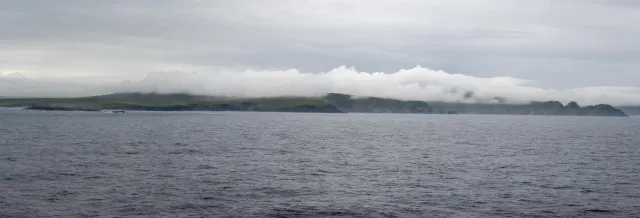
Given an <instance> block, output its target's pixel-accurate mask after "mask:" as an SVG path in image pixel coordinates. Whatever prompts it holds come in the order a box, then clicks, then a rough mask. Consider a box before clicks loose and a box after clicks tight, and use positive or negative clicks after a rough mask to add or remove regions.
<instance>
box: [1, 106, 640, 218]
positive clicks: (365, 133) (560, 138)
mask: <svg viewBox="0 0 640 218" xmlns="http://www.w3.org/2000/svg"><path fill="white" fill-rule="evenodd" d="M0 217H640V118H639V117H569V116H513V115H432V114H364V113H362V114H359V113H349V114H316V113H268V112H135V111H129V112H127V113H126V114H108V113H101V112H41V111H23V110H17V109H0Z"/></svg>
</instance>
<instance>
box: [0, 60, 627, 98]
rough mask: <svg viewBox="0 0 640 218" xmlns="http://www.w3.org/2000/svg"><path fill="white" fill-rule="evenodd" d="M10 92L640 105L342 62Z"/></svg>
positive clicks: (0, 87)
mask: <svg viewBox="0 0 640 218" xmlns="http://www.w3.org/2000/svg"><path fill="white" fill-rule="evenodd" d="M0 75H2V76H0V93H3V95H5V96H21V97H26V96H49V97H69V96H87V95H98V94H108V93H114V92H160V93H171V92H187V93H192V94H206V95H217V96H232V97H269V96H283V95H284V96H320V95H323V94H326V93H329V92H338V93H346V94H352V95H356V96H375V97H389V98H397V99H405V100H424V101H450V102H454V101H455V102H470V103H472V102H498V101H497V100H496V99H497V98H496V97H498V98H499V99H504V100H505V101H506V102H507V103H526V102H529V101H532V100H536V101H546V100H558V101H561V102H564V103H568V102H569V101H577V102H578V103H580V104H597V103H608V104H614V105H640V98H638V96H640V88H637V87H621V86H613V87H606V86H602V87H584V88H575V89H564V90H556V89H544V88H538V87H535V82H534V81H529V80H523V79H517V78H513V77H487V78H481V77H473V76H468V75H462V74H451V73H447V72H444V71H439V70H432V69H429V68H426V67H420V66H417V67H414V68H411V69H402V70H399V71H397V72H391V73H384V72H363V71H358V70H357V69H355V68H352V67H345V66H342V67H338V68H335V69H333V70H331V71H328V72H301V71H299V70H296V69H289V70H281V71H264V70H233V69H229V70H225V69H220V70H217V71H216V72H154V73H150V74H148V75H147V76H146V77H145V78H143V79H141V80H127V81H123V80H118V79H117V78H104V77H81V78H80V77H76V78H57V79H56V78H28V77H25V76H23V75H20V74H6V73H5V74H0Z"/></svg>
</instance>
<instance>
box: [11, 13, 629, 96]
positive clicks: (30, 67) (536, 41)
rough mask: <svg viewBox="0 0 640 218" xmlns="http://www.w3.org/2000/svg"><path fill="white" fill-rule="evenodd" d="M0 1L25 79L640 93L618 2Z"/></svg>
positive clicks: (14, 63) (14, 65)
mask: <svg viewBox="0 0 640 218" xmlns="http://www.w3.org/2000/svg"><path fill="white" fill-rule="evenodd" d="M2 5H3V7H1V8H0V26H2V27H3V31H2V32H3V34H2V35H0V71H3V72H16V71H17V72H22V73H23V74H25V75H29V76H31V77H32V78H34V79H35V80H38V81H44V80H47V78H51V77H55V78H58V77H78V76H114V77H118V78H120V80H130V81H138V80H141V79H144V78H145V76H146V75H147V73H148V72H152V71H197V72H202V73H203V74H206V76H207V77H208V78H209V77H211V78H213V77H219V76H220V74H218V73H219V71H218V70H216V69H228V68H234V69H236V71H238V72H243V69H246V68H255V69H262V70H264V71H265V72H267V71H268V72H271V71H277V70H284V69H290V68H296V69H299V70H300V71H302V72H315V73H321V72H326V71H330V70H332V69H334V68H335V67H337V66H341V65H346V66H355V67H357V69H359V70H362V71H367V72H386V73H393V72H396V71H398V69H405V68H411V67H413V66H416V65H421V66H425V67H429V68H431V69H441V70H444V71H446V72H451V73H460V74H465V75H470V76H474V77H478V78H492V77H501V76H508V77H516V78H524V79H527V80H532V81H536V83H535V85H536V86H537V87H542V88H544V89H556V90H570V89H572V88H580V87H591V86H634V87H638V86H640V82H639V81H640V73H638V71H639V70H640V64H638V62H637V60H636V59H637V58H638V57H640V42H639V41H638V40H637V38H640V28H637V27H635V26H634V25H633V24H635V23H637V22H638V21H640V13H639V12H640V4H638V3H637V2H636V1H629V0H601V1H598V0H587V1H583V0H559V1H553V2H548V1H510V0H479V1H473V2H469V1H462V0H453V1H450V0H437V1H420V0H403V1H382V0H372V1H346V0H330V1H324V0H323V1H320V0H317V1H316V0H311V1H297V0H271V1H261V0H235V1H226V0H214V1H170V0H159V1H151V0H140V1H124V0H116V1H80V0H58V1H46V0H24V1H2ZM246 79H251V78H246ZM232 81H233V80H232ZM198 86H204V87H206V86H207V84H201V85H200V84H199V85H198ZM291 91H295V90H291ZM69 92H70V93H71V91H69ZM474 93H475V94H474V95H478V94H480V93H478V92H474ZM458 95H460V94H458Z"/></svg>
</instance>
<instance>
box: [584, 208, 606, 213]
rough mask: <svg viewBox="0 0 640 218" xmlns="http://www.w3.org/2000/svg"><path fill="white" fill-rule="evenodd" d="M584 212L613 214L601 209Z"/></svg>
mask: <svg viewBox="0 0 640 218" xmlns="http://www.w3.org/2000/svg"><path fill="white" fill-rule="evenodd" d="M584 212H587V213H613V211H610V210H603V209H588V210H585V211H584Z"/></svg>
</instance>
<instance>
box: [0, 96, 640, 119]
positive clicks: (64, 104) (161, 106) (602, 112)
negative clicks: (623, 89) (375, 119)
mask: <svg viewBox="0 0 640 218" xmlns="http://www.w3.org/2000/svg"><path fill="white" fill-rule="evenodd" d="M0 106H4V107H26V108H27V109H33V110H56V111H65V110H66V111H69V110H81V111H96V110H144V111H266V112H314V113H348V112H360V113H423V114H432V113H436V114H513V115H565V116H627V114H625V113H624V112H623V111H622V110H620V109H618V108H615V107H613V106H611V105H607V104H598V105H593V106H586V107H580V106H579V105H578V104H577V103H576V102H571V103H569V104H567V105H563V104H562V103H560V102H558V101H547V102H531V103H529V104H504V103H491V104H489V103H486V104H479V103H477V104H470V103H451V102H425V101H404V100H398V99H390V98H377V97H354V96H351V95H346V94H340V93H329V94H327V95H325V96H322V97H271V98H229V97H219V96H206V95H191V94H182V93H174V94H158V93H116V94H110V95H101V96H91V97H82V98H19V99H16V98H13V99H12V98H9V99H0ZM639 111H640V109H639Z"/></svg>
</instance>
